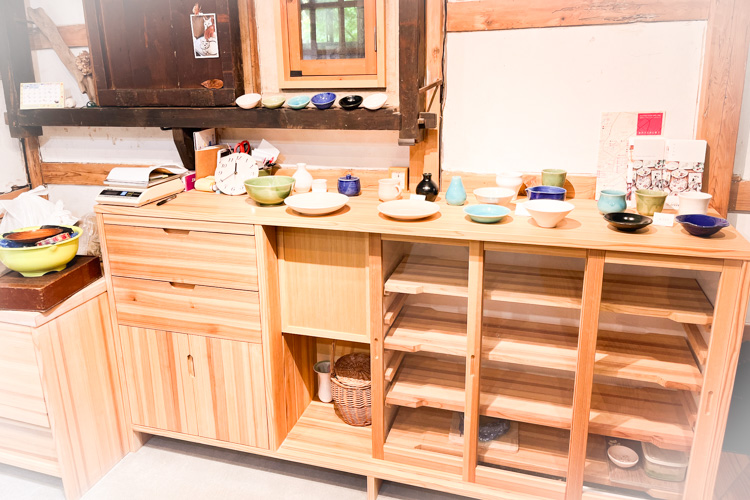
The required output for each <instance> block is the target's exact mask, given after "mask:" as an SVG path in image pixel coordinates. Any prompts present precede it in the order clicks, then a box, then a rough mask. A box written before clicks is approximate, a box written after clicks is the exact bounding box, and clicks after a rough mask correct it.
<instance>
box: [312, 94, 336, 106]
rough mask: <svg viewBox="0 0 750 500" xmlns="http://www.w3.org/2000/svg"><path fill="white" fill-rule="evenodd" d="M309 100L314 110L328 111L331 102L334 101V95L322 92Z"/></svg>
mask: <svg viewBox="0 0 750 500" xmlns="http://www.w3.org/2000/svg"><path fill="white" fill-rule="evenodd" d="M310 100H311V101H312V103H313V104H314V105H315V107H316V108H318V109H328V108H330V107H331V105H333V101H335V100H336V94H334V93H333V92H322V93H320V94H315V95H314V96H313V98H312V99H310Z"/></svg>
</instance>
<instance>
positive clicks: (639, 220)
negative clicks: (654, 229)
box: [604, 212, 653, 231]
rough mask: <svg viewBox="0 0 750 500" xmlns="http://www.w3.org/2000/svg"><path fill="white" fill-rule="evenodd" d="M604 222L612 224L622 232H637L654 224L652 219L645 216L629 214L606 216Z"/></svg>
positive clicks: (616, 213) (619, 213)
mask: <svg viewBox="0 0 750 500" xmlns="http://www.w3.org/2000/svg"><path fill="white" fill-rule="evenodd" d="M604 220H606V221H607V222H609V223H610V224H612V225H613V226H614V227H616V228H617V229H619V230H620V231H636V230H638V229H642V228H644V227H646V226H648V225H649V224H651V223H652V222H653V220H652V219H651V217H646V216H645V215H638V214H629V213H627V212H614V213H611V214H605V215H604Z"/></svg>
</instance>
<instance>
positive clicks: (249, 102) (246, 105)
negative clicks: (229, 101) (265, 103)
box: [234, 94, 260, 109]
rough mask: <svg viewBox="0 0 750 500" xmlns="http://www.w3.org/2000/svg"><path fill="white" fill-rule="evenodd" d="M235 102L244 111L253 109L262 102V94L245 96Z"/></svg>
mask: <svg viewBox="0 0 750 500" xmlns="http://www.w3.org/2000/svg"><path fill="white" fill-rule="evenodd" d="M234 102H235V103H237V106H239V107H241V108H242V109H252V108H254V107H255V106H257V105H258V103H259V102H260V94H243V95H241V96H239V97H238V98H237V100H236V101H234Z"/></svg>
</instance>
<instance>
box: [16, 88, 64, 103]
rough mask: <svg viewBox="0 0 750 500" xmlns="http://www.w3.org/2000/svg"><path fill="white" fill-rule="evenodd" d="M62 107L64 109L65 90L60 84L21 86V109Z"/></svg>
mask: <svg viewBox="0 0 750 500" xmlns="http://www.w3.org/2000/svg"><path fill="white" fill-rule="evenodd" d="M63 107H65V88H64V87H63V84H62V82H48V83H22V84H21V106H20V108H21V109H47V108H63Z"/></svg>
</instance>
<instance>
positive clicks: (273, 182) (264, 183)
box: [245, 175, 294, 205]
mask: <svg viewBox="0 0 750 500" xmlns="http://www.w3.org/2000/svg"><path fill="white" fill-rule="evenodd" d="M293 187H294V178H293V177H287V176H283V175H279V176H274V175H269V176H266V177H256V178H254V179H248V180H246V181H245V190H246V191H247V194H248V195H250V198H252V199H253V200H254V201H256V202H258V203H260V204H261V205H278V204H279V203H282V202H283V201H284V199H285V198H286V197H287V196H289V195H290V194H291V193H292V188H293Z"/></svg>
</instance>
